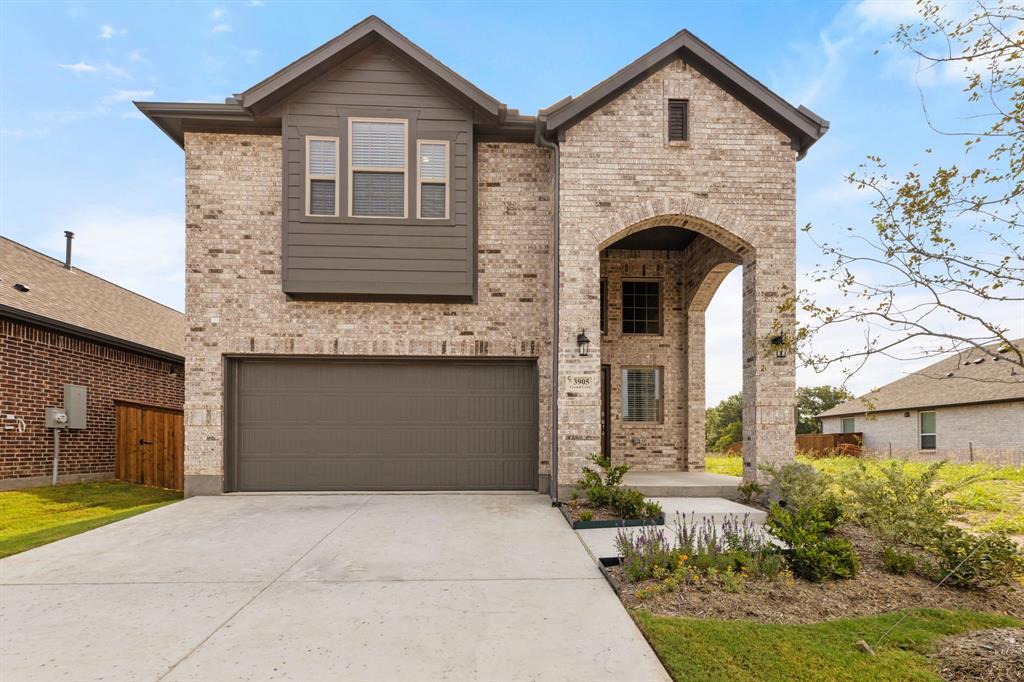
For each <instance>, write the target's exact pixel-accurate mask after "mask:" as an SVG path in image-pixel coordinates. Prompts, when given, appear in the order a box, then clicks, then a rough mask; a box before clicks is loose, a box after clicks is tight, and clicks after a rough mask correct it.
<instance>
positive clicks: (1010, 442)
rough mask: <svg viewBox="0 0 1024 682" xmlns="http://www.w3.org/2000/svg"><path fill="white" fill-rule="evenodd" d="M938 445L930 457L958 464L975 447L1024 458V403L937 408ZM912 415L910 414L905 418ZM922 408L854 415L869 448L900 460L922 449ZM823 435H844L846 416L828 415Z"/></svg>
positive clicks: (983, 453) (981, 453)
mask: <svg viewBox="0 0 1024 682" xmlns="http://www.w3.org/2000/svg"><path fill="white" fill-rule="evenodd" d="M934 411H935V436H936V437H935V445H936V449H935V450H934V451H931V452H930V453H929V454H934V455H935V456H936V457H948V458H949V459H952V460H954V461H961V460H964V459H967V458H968V457H969V455H970V452H971V450H972V449H973V451H974V453H975V454H976V455H978V456H979V458H983V457H985V456H986V455H994V454H1013V455H1018V456H1019V455H1021V454H1024V438H1022V437H1021V425H1022V424H1024V401H1019V400H1018V401H1013V402H1005V403H987V404H981V405H948V406H945V407H936V408H935V410H934ZM905 414H906V416H904V415H905ZM918 414H919V410H916V409H913V410H900V411H895V412H879V413H874V414H871V415H865V414H863V413H862V414H857V415H851V416H853V418H854V429H855V430H856V431H857V432H860V433H862V434H863V438H864V447H865V448H867V449H869V450H876V451H879V452H884V453H887V452H888V451H889V448H890V447H891V448H892V451H893V455H894V456H911V457H912V456H913V455H915V454H916V453H917V452H918V451H919V450H920V448H919V444H920V441H919V437H920V430H919V427H918V424H919V417H918ZM821 426H822V432H823V433H840V432H841V431H842V430H843V422H842V418H841V417H824V418H823V419H822V420H821Z"/></svg>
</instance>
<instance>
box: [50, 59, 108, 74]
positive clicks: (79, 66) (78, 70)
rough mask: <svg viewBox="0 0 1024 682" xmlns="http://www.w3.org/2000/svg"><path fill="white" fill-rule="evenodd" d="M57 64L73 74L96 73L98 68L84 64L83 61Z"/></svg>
mask: <svg viewBox="0 0 1024 682" xmlns="http://www.w3.org/2000/svg"><path fill="white" fill-rule="evenodd" d="M57 66H59V67H60V68H62V69H67V70H68V71H71V72H72V73H75V74H83V73H96V71H98V70H99V69H97V68H96V67H95V66H93V65H92V64H86V63H85V62H77V63H75V64H58V65H57Z"/></svg>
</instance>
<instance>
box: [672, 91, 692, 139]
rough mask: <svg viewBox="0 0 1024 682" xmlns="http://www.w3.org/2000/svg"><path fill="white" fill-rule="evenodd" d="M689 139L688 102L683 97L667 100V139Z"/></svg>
mask: <svg viewBox="0 0 1024 682" xmlns="http://www.w3.org/2000/svg"><path fill="white" fill-rule="evenodd" d="M689 139H690V102H689V100H685V99H670V100H669V101H668V141H669V142H686V141H687V140H689Z"/></svg>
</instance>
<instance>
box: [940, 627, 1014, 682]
mask: <svg viewBox="0 0 1024 682" xmlns="http://www.w3.org/2000/svg"><path fill="white" fill-rule="evenodd" d="M930 658H931V659H932V660H933V661H934V663H935V667H936V670H937V671H938V673H939V674H940V675H941V676H942V679H944V680H947V682H968V681H969V680H986V682H1020V681H1021V680H1024V628H1000V629H998V630H980V631H978V632H969V633H967V634H965V635H959V636H957V637H948V638H946V639H944V640H942V641H941V642H939V646H938V649H937V650H936V651H935V653H933V654H931V656H930Z"/></svg>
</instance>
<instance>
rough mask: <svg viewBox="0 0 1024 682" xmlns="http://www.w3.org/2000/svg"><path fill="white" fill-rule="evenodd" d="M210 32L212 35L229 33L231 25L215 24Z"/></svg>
mask: <svg viewBox="0 0 1024 682" xmlns="http://www.w3.org/2000/svg"><path fill="white" fill-rule="evenodd" d="M212 30H213V32H214V33H230V32H231V24H217V25H216V26H214V27H213V29H212Z"/></svg>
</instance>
